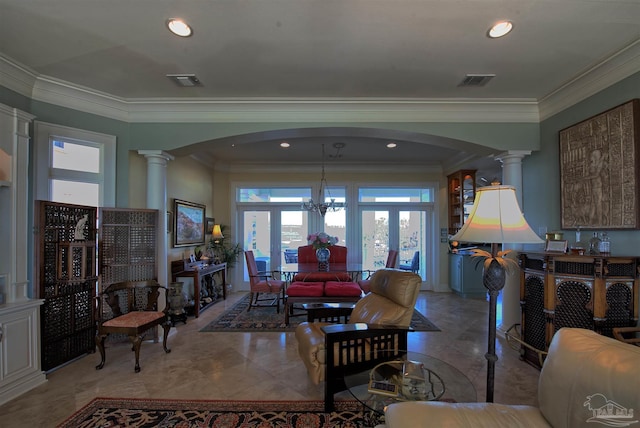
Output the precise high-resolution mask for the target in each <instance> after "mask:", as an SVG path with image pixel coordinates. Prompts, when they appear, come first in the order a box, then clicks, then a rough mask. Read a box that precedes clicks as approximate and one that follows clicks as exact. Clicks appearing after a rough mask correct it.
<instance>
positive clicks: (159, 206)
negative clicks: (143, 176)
mask: <svg viewBox="0 0 640 428" xmlns="http://www.w3.org/2000/svg"><path fill="white" fill-rule="evenodd" d="M138 153H139V154H141V155H143V156H144V157H145V158H146V159H147V208H152V209H156V210H158V211H159V215H158V236H157V237H156V242H157V243H158V248H157V254H156V257H157V260H158V262H157V266H158V282H159V283H160V284H161V285H164V286H165V287H168V286H169V268H168V263H167V162H168V161H170V160H173V159H175V158H174V157H173V156H171V155H170V154H168V153H166V152H164V151H162V150H138Z"/></svg>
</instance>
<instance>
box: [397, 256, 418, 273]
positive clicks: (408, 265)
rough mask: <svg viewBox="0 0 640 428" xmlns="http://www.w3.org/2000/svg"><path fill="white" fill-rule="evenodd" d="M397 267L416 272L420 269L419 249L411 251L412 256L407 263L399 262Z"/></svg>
mask: <svg viewBox="0 0 640 428" xmlns="http://www.w3.org/2000/svg"><path fill="white" fill-rule="evenodd" d="M398 269H400V270H408V271H411V272H413V273H418V271H419V270H420V251H416V252H415V253H413V258H412V259H411V261H410V262H409V263H400V266H398Z"/></svg>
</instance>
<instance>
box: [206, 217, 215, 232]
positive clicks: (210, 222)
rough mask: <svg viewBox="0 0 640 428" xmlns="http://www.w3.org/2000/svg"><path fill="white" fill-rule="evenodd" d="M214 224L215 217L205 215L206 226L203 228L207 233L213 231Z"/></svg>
mask: <svg viewBox="0 0 640 428" xmlns="http://www.w3.org/2000/svg"><path fill="white" fill-rule="evenodd" d="M214 224H216V219H215V218H212V217H207V226H206V227H205V229H204V230H205V233H206V234H207V235H211V234H212V233H213V225H214Z"/></svg>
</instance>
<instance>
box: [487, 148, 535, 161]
mask: <svg viewBox="0 0 640 428" xmlns="http://www.w3.org/2000/svg"><path fill="white" fill-rule="evenodd" d="M529 155H531V150H508V151H506V152H503V153H500V154H498V155H496V156H494V159H495V160H497V161H500V162H502V163H503V164H506V163H512V162H514V161H522V159H524V158H525V156H529Z"/></svg>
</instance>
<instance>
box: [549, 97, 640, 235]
mask: <svg viewBox="0 0 640 428" xmlns="http://www.w3.org/2000/svg"><path fill="white" fill-rule="evenodd" d="M639 116H640V100H639V99H634V100H631V101H629V102H627V103H625V104H622V105H619V106H617V107H614V108H612V109H610V110H607V111H605V112H603V113H601V114H599V115H597V116H594V117H592V118H590V119H587V120H584V121H582V122H580V123H577V124H575V125H573V126H570V127H568V128H566V129H563V130H561V131H560V133H559V140H560V199H561V214H560V215H561V223H562V228H563V229H577V228H578V227H580V228H581V229H583V230H584V229H598V230H603V229H638V228H639V227H640V226H639V222H638V219H639V216H638V212H639V211H640V209H639V208H640V207H639V206H638V191H639V185H638V161H639V156H640V154H639V153H638V148H639V144H638V139H639V138H640V131H639V128H640V117H639Z"/></svg>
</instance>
